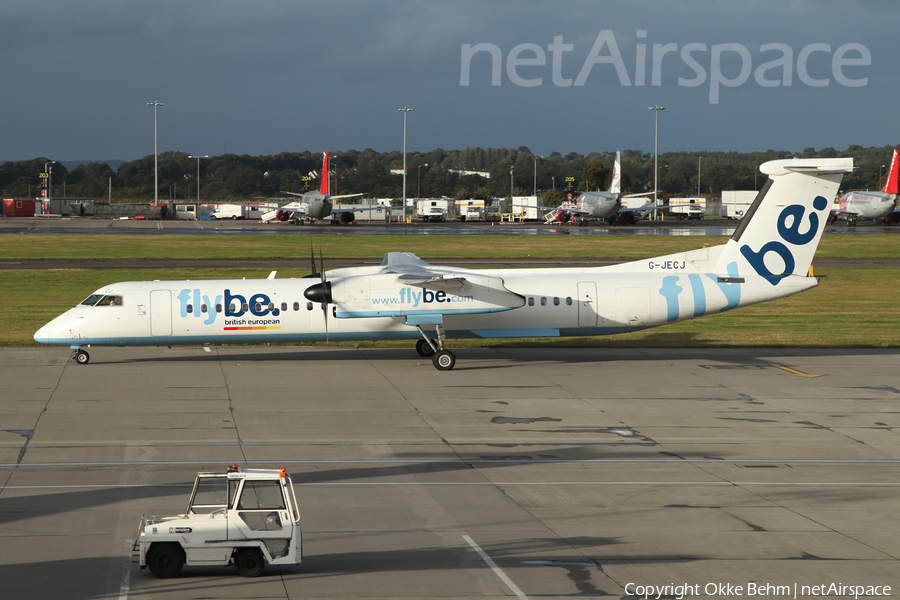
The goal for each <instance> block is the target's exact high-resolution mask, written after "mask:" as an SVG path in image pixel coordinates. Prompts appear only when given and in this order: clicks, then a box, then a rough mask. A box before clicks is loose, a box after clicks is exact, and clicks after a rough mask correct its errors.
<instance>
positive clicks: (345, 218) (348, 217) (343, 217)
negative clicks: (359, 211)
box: [337, 212, 356, 225]
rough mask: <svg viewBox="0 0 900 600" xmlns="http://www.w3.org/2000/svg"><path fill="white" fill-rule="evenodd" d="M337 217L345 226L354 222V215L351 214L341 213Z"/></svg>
mask: <svg viewBox="0 0 900 600" xmlns="http://www.w3.org/2000/svg"><path fill="white" fill-rule="evenodd" d="M337 216H338V218H339V219H340V221H341V223H344V224H345V225H346V224H350V223H352V222H353V221H355V220H356V215H354V214H353V213H352V212H342V213H340V214H338V215H337Z"/></svg>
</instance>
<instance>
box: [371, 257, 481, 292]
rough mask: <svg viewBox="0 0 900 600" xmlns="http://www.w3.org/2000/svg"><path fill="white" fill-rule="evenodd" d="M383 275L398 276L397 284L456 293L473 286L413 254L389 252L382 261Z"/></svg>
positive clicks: (459, 275)
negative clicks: (391, 274)
mask: <svg viewBox="0 0 900 600" xmlns="http://www.w3.org/2000/svg"><path fill="white" fill-rule="evenodd" d="M381 265H382V267H383V269H382V272H383V273H393V274H396V275H397V283H401V284H405V285H415V286H417V287H426V286H428V287H431V288H436V289H445V290H451V291H456V290H460V289H470V288H471V287H472V285H471V284H470V283H469V282H468V281H466V278H465V276H464V275H462V274H460V273H453V272H448V271H442V270H441V268H440V267H434V266H432V265H430V264H428V263H427V262H425V261H424V260H422V259H421V258H419V257H418V256H416V255H415V254H412V253H411V252H388V253H387V254H385V255H384V258H382V259H381Z"/></svg>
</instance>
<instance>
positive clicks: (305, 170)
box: [0, 145, 893, 205]
mask: <svg viewBox="0 0 900 600" xmlns="http://www.w3.org/2000/svg"><path fill="white" fill-rule="evenodd" d="M892 151H893V147H890V146H884V147H880V148H879V147H869V148H863V147H862V146H855V145H854V146H850V147H848V148H847V149H846V150H843V151H838V150H835V149H834V148H823V149H821V150H816V149H814V148H806V149H805V150H804V151H803V152H794V153H792V152H787V151H776V150H767V151H765V152H749V153H739V152H666V153H663V154H660V155H659V161H658V164H659V193H660V195H661V196H662V197H664V198H668V197H684V196H696V195H698V193H699V194H700V195H701V196H706V197H716V196H718V195H719V194H720V193H721V192H722V190H754V189H759V187H760V186H761V185H762V183H763V181H764V179H765V176H764V175H762V174H761V173H760V172H759V165H760V164H762V163H764V162H766V161H769V160H775V159H781V158H792V157H798V158H812V157H816V158H837V157H853V158H854V159H855V165H856V169H855V170H854V172H853V173H851V174H849V175H847V176H846V177H844V180H843V183H842V186H841V189H842V190H866V189H868V190H872V189H880V188H881V187H882V186H883V184H884V180H885V179H886V177H887V169H888V165H889V161H890V158H891V152H892ZM614 157H615V152H602V153H596V152H592V153H590V154H588V155H587V156H584V155H581V154H577V153H575V152H570V153H568V154H566V155H562V154H560V153H559V152H553V153H551V154H550V155H549V156H536V155H535V154H533V153H532V152H531V151H530V150H529V149H528V148H527V147H525V146H520V147H519V148H515V149H511V148H487V149H483V148H466V149H463V150H443V149H441V148H438V149H435V150H432V151H430V152H408V153H407V177H406V179H407V185H406V196H407V197H408V198H415V197H423V198H434V197H441V196H446V197H454V198H457V199H466V198H481V199H489V198H496V197H507V196H510V195H515V196H529V195H532V193H533V192H534V191H535V190H536V191H537V193H538V194H539V195H543V196H544V200H545V203H546V204H548V205H555V204H558V203H560V202H562V201H564V200H565V199H566V198H567V195H568V194H577V193H578V192H581V191H587V190H602V189H607V188H608V187H609V179H610V176H611V172H612V165H613V160H614ZM49 162H51V161H50V160H49V159H47V158H44V157H41V158H35V159H32V160H26V161H19V162H11V161H8V162H5V163H3V164H2V165H0V195H2V197H4V198H28V197H37V196H38V195H39V194H40V184H41V181H42V180H41V178H40V175H41V173H43V172H44V166H45V164H46V163H49ZM329 163H330V170H331V176H332V177H333V179H332V181H331V190H330V191H331V193H332V195H336V194H355V193H362V194H364V195H365V196H366V197H370V198H394V199H399V198H401V197H402V196H403V177H402V165H403V154H402V153H401V152H398V151H395V152H381V153H379V152H375V151H374V150H372V149H366V150H363V151H361V152H360V151H357V150H350V151H347V152H333V153H330V154H329ZM653 168H654V159H653V155H652V154H651V153H647V152H642V151H640V150H624V151H622V191H623V192H625V193H642V192H648V191H652V190H653V181H654V177H653V175H654V173H653ZM321 169H322V154H320V153H310V152H308V151H306V152H282V153H280V154H275V155H267V156H249V155H246V154H245V155H235V154H223V155H220V156H213V157H210V158H202V159H200V190H201V191H200V197H201V199H203V200H209V201H211V200H228V199H255V198H273V197H279V196H282V195H283V194H281V192H283V191H288V192H297V193H299V192H303V191H306V190H310V189H319V187H320V183H321ZM463 170H465V171H481V172H485V173H490V176H489V177H485V176H482V175H478V174H465V173H460V172H459V171H463ZM52 185H53V192H52V193H53V195H54V196H62V195H66V196H69V197H88V198H95V199H98V200H102V199H105V198H108V197H110V196H111V198H112V199H113V201H146V200H151V199H153V197H154V157H153V155H152V154H151V155H148V156H145V157H143V158H140V159H137V160H133V161H130V162H123V163H121V164H119V165H118V168H117V169H116V170H113V169H112V168H111V167H110V166H109V165H108V164H106V163H102V162H92V163H88V164H82V165H78V166H77V167H75V168H73V169H71V170H69V169H67V168H66V167H65V166H63V165H62V164H58V163H56V164H53V171H52ZM159 197H160V200H161V201H167V200H172V201H186V200H191V199H195V198H196V197H197V159H193V158H189V155H188V154H187V153H185V152H175V151H167V152H162V153H161V154H160V155H159Z"/></svg>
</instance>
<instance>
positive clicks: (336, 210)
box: [331, 194, 390, 215]
mask: <svg viewBox="0 0 900 600" xmlns="http://www.w3.org/2000/svg"><path fill="white" fill-rule="evenodd" d="M354 195H356V194H354ZM332 198H338V196H332ZM383 208H390V206H354V207H353V208H334V207H332V209H331V214H333V215H339V214H341V213H349V212H358V211H361V210H381V209H383Z"/></svg>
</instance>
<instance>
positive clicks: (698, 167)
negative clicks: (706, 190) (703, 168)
mask: <svg viewBox="0 0 900 600" xmlns="http://www.w3.org/2000/svg"><path fill="white" fill-rule="evenodd" d="M701 164H703V157H702V156H698V157H697V197H698V198H699V197H700V165H701Z"/></svg>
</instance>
